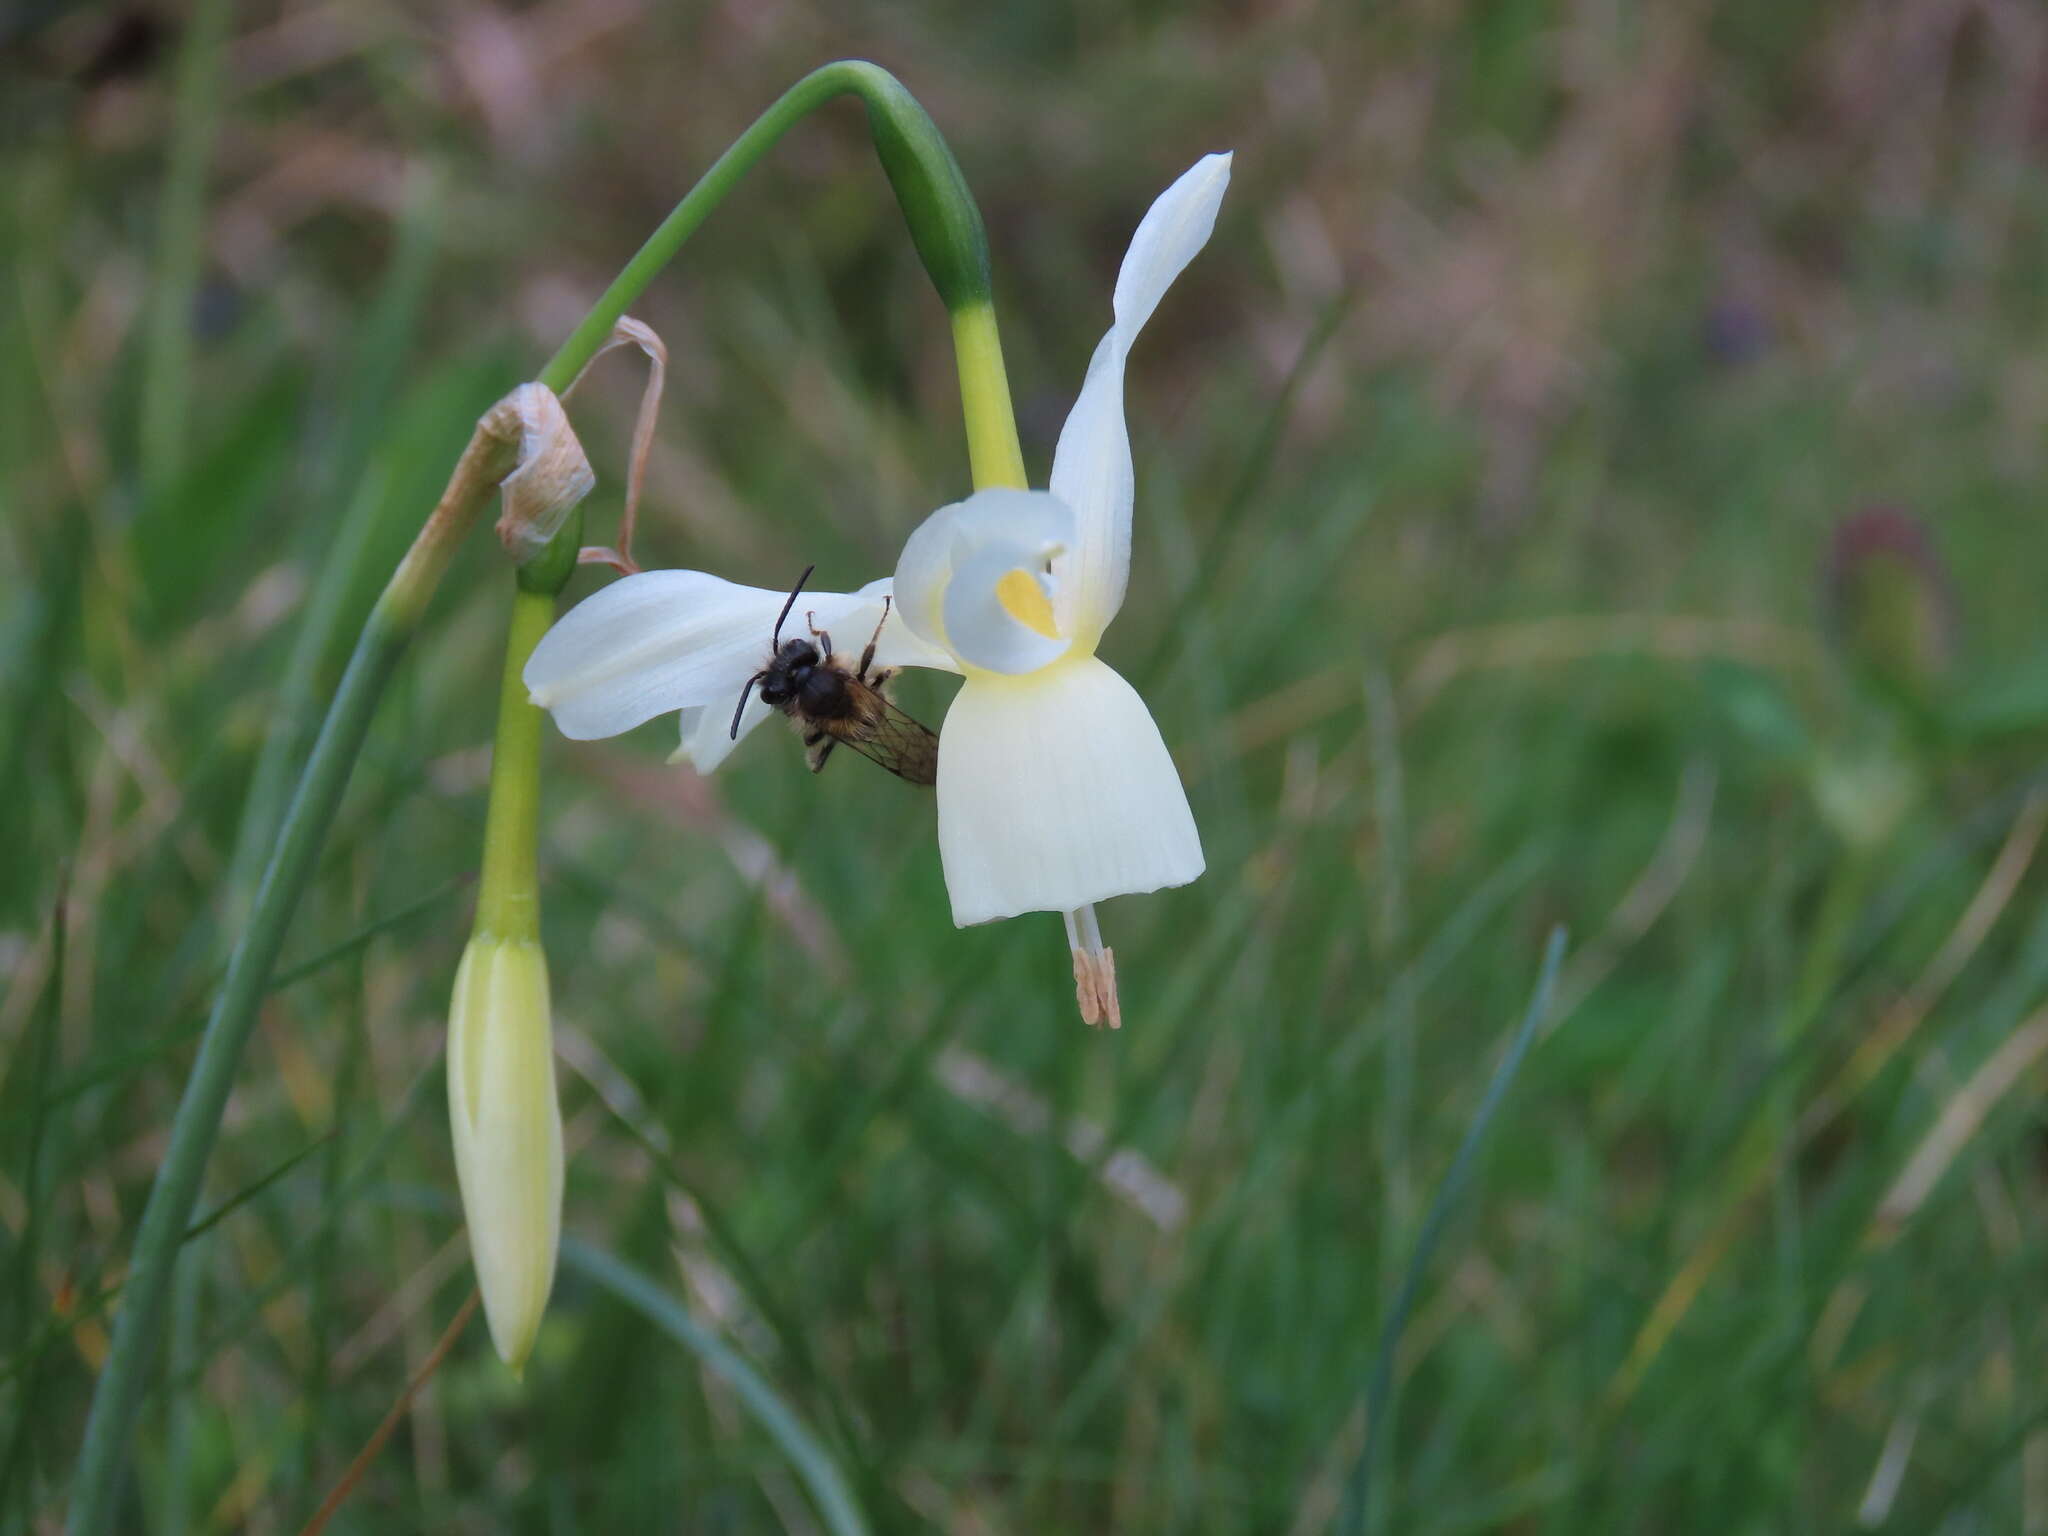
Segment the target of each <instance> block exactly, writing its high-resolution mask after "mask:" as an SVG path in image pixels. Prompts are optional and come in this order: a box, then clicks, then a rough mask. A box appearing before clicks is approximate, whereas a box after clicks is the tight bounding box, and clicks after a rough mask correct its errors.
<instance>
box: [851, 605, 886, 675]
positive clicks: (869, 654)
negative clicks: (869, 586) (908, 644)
mask: <svg viewBox="0 0 2048 1536" xmlns="http://www.w3.org/2000/svg"><path fill="white" fill-rule="evenodd" d="M890 602H891V599H889V598H886V597H885V598H883V599H882V616H881V617H880V618H879V619H877V620H875V632H874V633H873V634H872V635H869V636H868V648H867V649H866V650H864V651H862V652H861V653H860V666H859V667H858V668H856V669H855V674H854V675H855V676H857V677H859V678H860V680H861V681H862V682H864V683H874V684H875V685H876V686H877V687H879V686H880V685H881V681H880V678H879V676H877V677H869V676H868V668H869V667H871V666H873V665H874V661H875V646H876V645H877V644H879V643H880V641H881V638H882V626H883V625H884V624H886V623H888V622H889V604H890Z"/></svg>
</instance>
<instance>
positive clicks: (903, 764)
mask: <svg viewBox="0 0 2048 1536" xmlns="http://www.w3.org/2000/svg"><path fill="white" fill-rule="evenodd" d="M855 686H857V687H858V688H859V690H860V702H861V708H860V710H859V712H858V714H857V715H855V716H854V717H853V718H850V719H845V720H834V721H831V722H830V723H829V724H824V732H825V734H824V737H823V739H822V740H820V741H818V742H817V743H815V744H813V745H812V747H811V771H812V772H813V773H815V772H817V771H818V770H819V769H820V768H822V767H824V766H825V759H826V758H827V757H828V756H830V755H831V751H832V747H833V745H834V744H835V743H839V742H843V743H845V744H846V745H847V746H849V747H851V748H853V750H854V751H856V752H858V753H860V755H861V756H863V757H865V758H867V759H868V760H869V761H870V762H876V763H880V764H881V765H882V766H883V767H884V768H886V769H888V770H889V771H890V772H891V773H893V774H895V775H896V777H897V778H899V779H906V780H908V781H909V782H910V783H912V784H936V783H938V782H939V738H938V737H937V736H935V735H933V734H932V732H931V731H930V730H928V729H926V728H925V726H923V725H922V724H920V723H919V722H918V721H916V720H913V719H911V717H910V716H908V715H906V714H905V713H903V711H902V710H900V709H898V708H897V707H896V706H895V705H894V704H891V703H890V702H889V700H888V699H887V698H886V697H885V696H884V695H883V694H882V692H881V690H880V689H877V688H870V687H868V686H867V685H866V684H865V683H858V682H857V683H856V684H855ZM822 723H823V722H821V724H822Z"/></svg>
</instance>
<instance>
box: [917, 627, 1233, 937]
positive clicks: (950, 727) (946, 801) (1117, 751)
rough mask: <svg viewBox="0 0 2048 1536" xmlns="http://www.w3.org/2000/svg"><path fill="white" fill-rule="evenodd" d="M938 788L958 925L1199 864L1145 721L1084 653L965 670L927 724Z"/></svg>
mask: <svg viewBox="0 0 2048 1536" xmlns="http://www.w3.org/2000/svg"><path fill="white" fill-rule="evenodd" d="M938 793H939V854H940V857H941V859H942V861H943V862H944V864H945V871H946V889H947V890H948V891H949V892H950V893H951V895H952V898H953V921H954V922H955V923H957V924H959V925H960V926H961V927H965V926H967V925H968V924H969V923H985V922H989V921H991V920H993V919H995V918H1000V917H1014V916H1016V915H1017V914H1018V913H1020V912H1058V911H1070V910H1072V909H1074V908H1077V907H1081V906H1085V905H1086V904H1088V903H1090V902H1096V901H1104V900H1107V899H1108V898H1109V897H1111V896H1123V895H1129V894H1132V893H1135V892H1139V891H1155V890H1158V889H1160V888H1161V887H1162V886H1169V885H1185V884H1186V883H1187V882H1188V881H1190V880H1193V879H1194V878H1195V877H1196V876H1197V875H1199V874H1201V872H1202V842H1201V838H1200V836H1199V834H1197V832H1196V831H1195V819H1194V816H1193V814H1192V813H1191V812H1190V811H1189V809H1188V800H1187V794H1186V792H1185V791H1184V790H1183V789H1182V788H1181V783H1180V775H1179V774H1178V773H1176V772H1175V771H1174V766H1173V759H1172V758H1171V757H1170V756H1168V755H1167V751H1166V744H1165V743H1164V742H1163V741H1161V740H1160V737H1159V728H1158V726H1156V725H1154V724H1153V723H1152V716H1151V714H1150V713H1149V712H1148V711H1147V710H1146V708H1145V703H1144V701H1143V700H1142V699H1140V698H1139V697H1138V695H1137V693H1136V691H1135V690H1134V689H1132V687H1131V685H1130V684H1129V683H1127V682H1125V681H1124V680H1123V679H1122V678H1121V677H1119V676H1117V674H1116V673H1114V672H1112V671H1111V670H1110V669H1109V668H1108V667H1106V666H1104V665H1103V664H1102V663H1101V662H1100V661H1097V660H1096V659H1095V658H1094V657H1092V656H1088V657H1080V658H1076V659H1074V660H1070V661H1065V662H1062V663H1060V664H1059V665H1057V666H1052V667H1048V668H1046V669H1045V670H1044V671H1041V672H1034V673H1032V674H1031V675H1030V676H1028V677H1018V678H992V677H973V676H970V677H969V679H968V680H967V682H966V683H965V685H963V686H962V687H961V689H960V692H959V694H958V695H957V696H956V697H955V698H954V700H953V707H952V708H951V710H950V711H948V713H947V715H946V722H945V729H944V730H943V731H942V732H941V733H940V737H939V785H938Z"/></svg>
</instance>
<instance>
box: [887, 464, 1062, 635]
mask: <svg viewBox="0 0 2048 1536" xmlns="http://www.w3.org/2000/svg"><path fill="white" fill-rule="evenodd" d="M1073 523H1074V520H1073V514H1072V513H1071V512H1069V511H1068V510H1067V508H1066V507H1065V506H1063V505H1061V503H1060V502H1059V500H1058V498H1056V497H1054V496H1051V495H1049V494H1048V493H1046V492H1044V491H1021V490H1011V489H1006V488H997V489H991V490H985V491H976V492H975V493H974V494H973V495H972V496H969V497H968V498H967V499H966V500H965V501H956V502H954V503H953V504H952V505H951V506H945V507H941V508H939V510H938V511H936V512H934V513H933V514H932V515H931V516H930V517H928V518H926V519H925V520H924V522H923V523H922V524H921V525H920V526H919V527H918V529H917V530H916V532H914V533H912V534H911V536H910V538H909V540H908V541H907V542H906V543H905V544H904V546H903V555H902V558H901V559H899V560H898V561H897V563H896V577H895V592H896V603H897V608H898V611H899V612H900V613H901V614H902V615H903V619H904V623H905V625H906V627H907V628H908V629H909V630H910V631H911V632H912V633H913V634H914V635H915V636H917V637H918V638H921V639H923V640H926V641H928V642H931V643H933V644H937V645H942V646H944V647H946V649H947V650H948V651H949V652H951V653H952V655H953V656H954V657H956V658H957V659H959V660H960V661H962V662H964V663H966V664H967V665H969V666H974V667H979V668H982V669H984V670H986V671H991V672H1009V673H1017V672H1030V671H1035V670H1036V669H1037V668H1039V667H1042V666H1045V665H1046V664H1047V663H1048V662H1051V661H1053V660H1055V659H1057V658H1058V657H1060V656H1061V655H1063V654H1065V652H1066V650H1067V648H1068V641H1067V639H1066V638H1065V637H1064V636H1061V635H1048V634H1045V633H1044V632H1043V631H1042V630H1041V629H1038V628H1035V627H1033V626H1032V625H1031V624H1029V623H1027V622H1026V621H1025V617H1024V616H1022V615H1020V613H1019V612H1018V611H1017V610H1016V608H1015V607H1014V606H1013V604H1012V603H1008V602H1005V601H1004V595H1003V592H1002V590H1001V584H1002V583H1003V582H1004V581H1005V579H1006V578H1008V577H1010V576H1011V573H1012V572H1021V573H1022V579H1023V580H1024V581H1025V582H1026V583H1027V584H1034V585H1036V587H1037V588H1038V591H1039V592H1040V593H1041V594H1042V595H1044V596H1045V597H1046V598H1047V599H1048V603H1047V611H1048V612H1050V611H1052V608H1051V600H1052V599H1053V598H1054V595H1055V594H1054V593H1053V590H1052V589H1053V586H1054V583H1053V581H1052V579H1051V578H1050V576H1048V575H1047V571H1046V568H1047V566H1048V564H1050V563H1051V562H1053V561H1055V560H1056V559H1057V558H1058V556H1059V553H1060V551H1062V550H1063V549H1065V548H1066V546H1067V542H1068V540H1069V539H1070V538H1071V537H1072V534H1073Z"/></svg>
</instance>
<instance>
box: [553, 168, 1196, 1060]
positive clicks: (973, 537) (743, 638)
mask: <svg viewBox="0 0 2048 1536" xmlns="http://www.w3.org/2000/svg"><path fill="white" fill-rule="evenodd" d="M1230 159H1231V157H1230V156H1229V155H1227V154H1218V155H1209V156H1207V157H1205V158H1204V159H1202V160H1200V161H1198V162H1197V163H1196V164H1195V165H1194V167H1193V168H1192V169H1190V170H1189V171H1188V172H1187V173H1186V174H1185V175H1183V176H1182V177H1181V178H1180V179H1179V180H1178V181H1176V182H1175V183H1174V184H1173V185H1172V186H1171V187H1169V188H1167V190H1166V191H1165V192H1164V193H1163V194H1161V196H1160V198H1159V200H1158V201H1157V202H1155V203H1154V204H1153V205H1152V207H1151V209H1150V211H1149V212H1147V213H1146V215H1145V218H1144V220H1143V222H1141V223H1140V224H1139V226H1138V231H1137V234H1136V235H1135V236H1134V237H1133V238H1132V241H1131V247H1130V250H1129V252H1128V253H1127V254H1126V255H1125V257H1124V262H1123V267H1122V270H1121V271H1120V272H1119V273H1118V275H1117V284H1116V293H1115V297H1114V315H1115V323H1114V324H1113V325H1111V327H1110V329H1109V332H1108V334H1107V335H1105V336H1104V337H1103V338H1102V341H1101V344H1100V345H1099V346H1097V347H1096V349H1095V355H1094V358H1093V359H1092V360H1091V362H1090V363H1089V365H1088V375H1087V378H1086V380H1085V382H1084V383H1083V384H1082V386H1081V393H1080V396H1079V398H1078V399H1077V400H1076V401H1075V403H1074V408H1073V410H1072V412H1071V413H1070V414H1069V415H1068V417H1067V421H1066V425H1065V427H1064V428H1063V429H1062V430H1061V432H1060V439H1059V446H1058V448H1057V450H1056V451H1055V453H1054V457H1053V468H1052V477H1051V482H1050V488H1049V489H1048V490H1044V491H1026V490H1006V489H991V490H983V491H978V492H976V493H975V494H974V495H972V496H970V497H968V498H967V499H966V500H965V501H961V502H957V503H955V504H954V505H952V506H949V507H943V508H941V509H940V510H939V511H937V512H935V513H934V514H932V516H931V517H929V518H927V519H926V520H925V522H924V523H923V525H922V526H920V527H919V528H918V529H917V531H916V532H915V533H913V534H912V535H911V536H910V539H909V541H908V542H907V543H906V544H905V545H904V548H903V553H902V556H901V558H900V559H899V560H898V562H897V566H896V573H895V577H894V580H893V593H894V597H895V602H896V610H897V612H898V613H899V614H900V615H901V622H900V623H889V624H883V625H882V628H881V633H880V637H879V644H878V647H877V652H876V658H875V659H876V663H877V665H879V666H885V667H893V666H924V667H937V668H941V669H943V670H946V671H951V672H958V673H961V674H962V675H963V676H964V677H965V679H966V681H965V682H964V684H963V685H962V687H961V689H960V692H959V694H958V695H957V696H956V697H955V699H954V701H953V704H952V707H951V709H950V710H949V711H948V713H947V716H946V720H945V724H944V726H943V728H942V729H941V731H940V737H939V778H938V796H939V852H940V857H941V859H942V861H943V863H944V865H945V871H946V887H947V890H948V892H949V893H950V894H951V896H952V901H953V920H954V921H955V922H956V923H958V924H960V925H961V926H963V927H964V926H966V925H967V924H970V923H984V922H990V921H993V920H995V919H997V918H1004V917H1014V916H1017V915H1018V914H1020V913H1024V912H1059V913H1061V914H1062V915H1063V916H1064V917H1065V919H1066V925H1067V935H1068V943H1069V945H1070V947H1071V948H1072V950H1073V954H1074V970H1075V982H1076V987H1077V991H1078V995H1079V1000H1080V1004H1081V1012H1082V1016H1083V1017H1084V1018H1085V1019H1087V1020H1088V1022H1090V1023H1107V1024H1110V1025H1115V1024H1116V1023H1118V1022H1119V1012H1118V1004H1117V999H1116V983H1115V972H1114V961H1113V957H1112V956H1111V954H1110V951H1109V950H1108V948H1107V947H1106V946H1105V945H1104V944H1103V942H1102V934H1101V930H1100V928H1099V926H1098V924H1097V922H1096V917H1095V911H1094V904H1095V903H1096V902H1099V901H1104V900H1106V899H1108V898H1109V897H1111V896H1120V895H1129V894H1135V893H1138V892H1143V891H1154V890H1159V889H1162V888H1164V887H1167V886H1174V885H1185V884H1186V883H1187V882H1189V881H1191V880H1193V879H1194V878H1195V877H1196V876H1198V875H1200V874H1201V873H1202V868H1203V861H1202V845H1201V839H1200V837H1199V835H1198V834H1197V833H1196V831H1195V821H1194V816H1193V814H1192V813H1191V812H1190V811H1189V809H1188V801H1187V794H1186V792H1185V791H1184V790H1183V789H1182V787H1181V783H1180V777H1179V775H1178V774H1177V773H1176V772H1175V770H1174V766H1173V760H1172V758H1171V756H1169V754H1168V753H1167V750H1166V745H1165V743H1164V742H1163V741H1162V740H1161V739H1160V735H1159V728H1158V727H1157V726H1156V725H1155V724H1154V723H1153V721H1152V716H1151V714H1150V712H1149V711H1147V709H1146V708H1145V704H1144V701H1143V700H1141V699H1140V698H1139V697H1138V695H1137V693H1136V692H1135V691H1134V690H1133V689H1132V688H1131V686H1130V685H1129V684H1128V683H1126V682H1125V681H1124V680H1123V679H1122V678H1121V677H1119V676H1118V675H1117V674H1116V673H1115V672H1113V671H1111V670H1110V669H1109V668H1108V667H1107V666H1105V665H1104V664H1103V663H1102V662H1101V661H1099V660H1097V659H1096V656H1095V649H1096V646H1097V645H1098V644H1099V643H1100V641H1101V638H1102V633H1103V630H1104V629H1105V628H1106V627H1107V626H1108V624H1109V621H1110V620H1111V619H1112V618H1114V617H1115V615H1116V611H1117V609H1118V608H1120V607H1121V606H1122V605H1123V598H1124V589H1125V586H1126V583H1127V581H1128V578H1129V573H1130V563H1131V504H1132V499H1133V493H1134V476H1133V471H1132V464H1131V447H1130V437H1129V434H1128V432H1127V430H1126V428H1125V425H1124V403H1123V383H1124V363H1125V359H1126V358H1127V357H1128V356H1129V353H1130V347H1131V343H1132V342H1133V341H1134V340H1135V339H1136V338H1137V334H1138V332H1139V330H1140V329H1141V328H1142V327H1143V326H1144V324H1145V322H1146V321H1147V320H1148V319H1150V318H1151V315H1152V311H1153V310H1154V309H1155V308H1156V307H1157V305H1158V303H1159V300H1160V298H1161V297H1162V296H1163V295H1164V294H1165V292H1166V290H1167V288H1168V287H1169V286H1170V285H1171V284H1172V282H1173V280H1174V279H1175V278H1176V277H1178V276H1179V275H1180V273H1181V271H1182V270H1183V269H1184V268H1185V267H1186V266H1187V264H1188V262H1189V261H1190V260H1192V259H1193V258H1194V255H1195V253H1196V252H1197V251H1199V250H1200V249H1201V248H1202V246H1203V245H1204V244H1206V243H1207V241H1208V239H1209V235H1210V232H1211V230H1212V229H1213V228H1214V227H1215V223H1216V210H1217V207H1218V205H1219V204H1220V203H1221V201H1222V198H1223V192H1224V189H1225V187H1226V186H1228V184H1229V181H1230ZM891 590H892V584H891V582H890V581H886V580H885V581H880V582H874V583H871V584H870V585H868V586H866V587H863V588H862V589H861V590H860V591H859V592H856V593H851V594H836V593H813V594H807V595H806V596H805V597H804V598H803V599H802V601H801V602H800V604H799V607H798V612H799V613H802V614H806V615H807V616H808V621H809V623H810V624H811V625H813V626H815V628H817V629H819V630H831V631H837V632H838V638H839V640H840V642H841V644H842V645H843V646H845V645H851V646H853V647H855V648H857V647H858V645H860V644H864V643H865V640H866V637H867V635H868V634H869V633H870V632H871V631H873V630H874V628H875V626H876V625H877V624H878V623H880V622H881V619H882V599H883V598H884V596H885V595H888V594H889V593H890V592H891ZM785 597H786V594H784V593H781V592H772V591H769V590H766V589H764V588H758V587H738V586H734V585H733V584H732V583H730V582H726V581H722V580H720V579H719V578H718V577H715V576H709V575H706V574H705V573H703V572H701V571H649V572H645V573H643V574H640V575H636V576H629V577H626V578H625V579H624V580H622V581H618V582H615V583H613V584H612V585H611V586H609V587H607V588H605V589H604V590H603V591H602V592H599V593H598V594H597V595H596V596H594V597H591V598H589V599H587V600H586V601H585V602H583V603H582V604H580V605H579V606H578V607H576V608H575V609H573V610H572V611H571V612H570V613H569V614H567V615H566V616H565V617H564V618H563V619H562V621H561V622H560V623H559V624H557V625H556V626H555V627H554V628H553V629H552V630H550V631H549V632H548V634H547V636H546V637H545V638H544V639H543V640H542V641H541V643H540V646H539V648H538V649H536V650H535V652H534V654H533V659H532V661H531V662H530V663H529V664H528V666H527V669H526V673H525V679H526V684H527V688H528V690H529V691H530V693H531V695H532V698H533V701H534V703H536V704H538V705H540V706H542V707H543V708H545V709H548V710H551V711H552V712H553V713H554V716H555V720H556V723H557V724H558V725H559V726H560V727H561V729H562V731H563V733H564V734H565V735H568V736H571V737H576V738H579V739H588V738H591V737H597V736H610V735H615V734H617V733H618V732H620V731H624V730H627V729H630V728H631V727H632V726H635V725H638V724H639V723H640V722H641V721H643V720H648V719H651V718H653V717H654V716H655V715H658V714H665V713H667V712H668V711H670V710H679V711H681V717H682V735H683V743H682V747H681V749H680V750H679V752H678V754H677V755H678V756H679V757H681V758H683V759H685V760H687V761H689V762H691V763H693V764H694V765H695V766H696V767H697V768H698V769H699V770H701V771H706V772H708V771H709V770H711V769H712V768H715V767H716V766H717V765H718V763H719V762H721V761H722V760H723V759H724V757H725V755H726V753H727V752H729V751H730V750H731V748H732V745H733V738H732V737H731V736H730V734H729V729H730V725H731V716H730V710H731V708H732V706H733V705H734V704H735V703H736V702H737V701H738V699H739V697H740V693H741V691H742V690H743V689H744V688H745V686H746V682H747V679H748V678H749V677H751V676H752V675H753V674H754V672H755V671H756V670H757V669H758V668H759V667H760V666H761V665H762V663H763V661H764V660H765V659H766V655H767V650H768V645H767V641H768V635H769V632H770V630H771V629H772V628H773V625H774V622H775V616H776V614H777V613H778V611H779V610H780V609H781V607H782V604H783V602H784V600H785ZM791 632H792V633H801V631H794V630H793V631H791ZM768 713H769V707H768V706H767V705H764V704H762V703H760V702H759V700H758V698H756V699H755V700H753V701H752V702H750V703H749V704H748V705H747V707H746V710H745V712H744V713H743V715H742V717H741V720H740V734H741V735H744V734H745V732H746V731H747V730H749V729H751V728H752V727H753V726H754V725H755V724H757V723H759V721H760V720H761V719H763V718H765V716H766V715H767V714H768Z"/></svg>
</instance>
